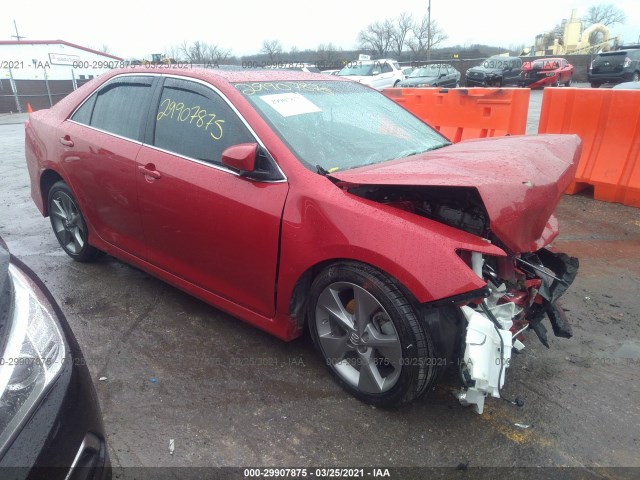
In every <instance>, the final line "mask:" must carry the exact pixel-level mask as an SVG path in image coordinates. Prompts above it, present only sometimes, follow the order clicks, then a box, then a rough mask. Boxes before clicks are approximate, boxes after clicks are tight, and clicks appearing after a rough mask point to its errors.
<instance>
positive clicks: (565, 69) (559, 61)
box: [520, 58, 573, 88]
mask: <svg viewBox="0 0 640 480" xmlns="http://www.w3.org/2000/svg"><path fill="white" fill-rule="evenodd" d="M521 77H522V80H521V81H520V86H521V87H529V88H543V87H549V86H552V87H559V86H560V85H564V86H565V87H570V86H571V79H572V78H573V65H571V64H570V63H569V62H567V61H566V60H565V59H564V58H541V59H540V60H534V61H532V62H525V63H523V64H522V73H521Z"/></svg>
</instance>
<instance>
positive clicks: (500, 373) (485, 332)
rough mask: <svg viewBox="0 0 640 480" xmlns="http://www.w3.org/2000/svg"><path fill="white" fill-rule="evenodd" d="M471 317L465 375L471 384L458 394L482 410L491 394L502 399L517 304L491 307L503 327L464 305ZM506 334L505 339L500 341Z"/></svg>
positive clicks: (463, 401) (466, 341)
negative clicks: (498, 326)
mask: <svg viewBox="0 0 640 480" xmlns="http://www.w3.org/2000/svg"><path fill="white" fill-rule="evenodd" d="M461 310H462V313H463V314H464V316H465V317H466V318H467V321H468V326H467V335H466V339H465V345H466V346H465V351H464V356H463V359H464V365H463V366H462V370H463V374H464V376H465V378H466V381H467V383H468V386H467V388H466V389H463V390H462V391H460V392H459V393H458V394H457V397H458V399H459V400H460V403H462V404H463V405H473V406H474V407H475V409H476V411H477V412H478V413H480V414H481V413H482V411H483V408H484V400H485V397H486V396H487V395H491V396H493V397H496V398H500V388H502V386H503V385H504V380H505V374H506V369H507V367H508V366H509V361H510V359H511V348H512V346H513V345H512V334H511V331H510V330H509V329H510V328H511V326H512V320H511V319H512V318H513V315H514V311H515V305H514V304H513V303H505V304H501V305H496V306H494V307H493V308H490V309H489V310H490V311H491V313H492V314H493V315H494V316H495V317H496V319H497V320H498V323H500V326H501V328H496V326H495V325H494V323H493V322H492V321H491V320H489V318H488V317H487V316H486V315H485V314H484V313H483V312H481V311H478V310H474V309H472V308H470V307H466V306H465V307H461ZM501 337H502V341H500V339H501Z"/></svg>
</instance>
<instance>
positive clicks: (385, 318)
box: [307, 262, 439, 407]
mask: <svg viewBox="0 0 640 480" xmlns="http://www.w3.org/2000/svg"><path fill="white" fill-rule="evenodd" d="M307 318H308V324H309V330H310V333H311V337H312V339H313V341H314V344H315V346H316V348H317V349H318V350H319V351H320V353H321V354H322V357H323V359H324V361H325V363H326V365H327V367H328V368H329V370H330V371H331V373H332V374H333V376H334V378H335V379H336V380H337V382H338V383H339V384H340V385H341V386H342V387H343V388H344V389H346V390H347V391H349V392H350V393H351V394H353V395H354V396H355V397H357V398H358V399H360V400H362V401H364V402H365V403H369V404H372V405H376V406H380V407H392V406H395V405H398V404H401V403H406V402H410V401H412V400H414V399H416V398H419V397H420V396H421V395H422V394H423V393H424V392H425V391H426V390H427V388H428V387H429V386H430V385H432V384H433V382H434V381H435V378H436V374H437V373H438V371H439V368H438V367H439V365H437V364H436V360H437V359H436V358H434V357H435V354H434V345H433V341H432V337H431V335H430V333H429V329H428V328H427V327H426V326H425V325H424V324H423V323H422V322H420V320H419V315H418V313H417V312H416V309H415V308H414V306H413V305H412V304H411V302H410V301H409V299H408V298H407V296H406V294H405V293H403V291H402V290H401V287H400V286H399V285H398V284H397V282H395V281H394V280H393V279H391V278H390V277H388V276H387V275H385V274H383V273H381V272H380V271H378V270H376V269H374V268H373V267H370V266H368V265H364V264H359V263H355V262H345V263H340V264H336V265H332V266H330V267H328V268H326V269H325V270H324V271H322V272H321V273H320V274H319V275H318V276H317V277H316V279H315V280H314V282H313V284H312V287H311V291H310V294H309V301H308V303H307Z"/></svg>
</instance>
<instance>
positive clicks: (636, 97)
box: [538, 88, 640, 207]
mask: <svg viewBox="0 0 640 480" xmlns="http://www.w3.org/2000/svg"><path fill="white" fill-rule="evenodd" d="M538 133H576V134H578V135H579V136H580V138H582V156H581V157H580V163H579V164H578V170H577V172H576V178H575V181H574V182H573V184H572V185H570V186H569V189H568V190H567V193H571V194H573V193H576V192H579V191H580V190H582V189H584V188H586V187H587V186H589V185H593V187H594V188H593V190H594V193H593V196H594V198H595V199H597V200H604V201H607V202H619V203H623V204H625V205H631V206H634V207H640V90H611V89H592V88H589V89H584V88H580V89H578V88H545V90H544V95H543V97H542V110H541V112H540V124H539V126H538Z"/></svg>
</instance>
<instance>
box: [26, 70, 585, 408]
mask: <svg viewBox="0 0 640 480" xmlns="http://www.w3.org/2000/svg"><path fill="white" fill-rule="evenodd" d="M579 150H580V141H579V139H578V137H577V136H572V135H547V136H529V137H508V138H500V139H498V138H496V139H485V140H478V141H467V142H463V143H459V144H456V145H452V144H451V143H450V142H449V141H448V140H447V139H446V138H444V137H443V136H441V135H440V134H439V133H438V132H436V131H434V130H433V129H432V128H430V127H429V126H428V125H426V124H425V123H424V122H422V121H421V120H419V119H418V118H416V117H415V116H413V115H412V114H411V113H409V112H408V111H406V110H404V109H403V108H402V107H400V106H399V105H397V104H396V103H395V102H393V101H391V100H389V99H388V98H386V97H385V96H384V95H382V94H380V93H379V92H377V91H375V90H373V89H371V88H368V87H366V86H363V85H361V84H358V83H356V82H351V81H349V80H346V79H341V78H336V77H327V76H320V75H314V74H309V73H301V72H291V71H270V72H264V71H227V72H225V71H212V70H208V71H205V70H188V69H175V70H169V71H162V72H158V71H157V70H155V71H154V70H147V69H144V68H141V69H134V70H116V71H113V72H111V73H109V74H105V75H103V76H101V77H100V78H98V79H96V80H94V81H92V82H90V83H88V84H86V85H85V86H83V87H82V88H80V89H78V90H77V91H76V92H74V93H72V94H71V95H69V96H68V97H66V98H65V99H64V100H62V101H61V102H60V103H58V104H57V105H55V106H54V107H53V108H51V109H49V110H44V111H39V112H36V113H34V114H32V115H31V117H30V119H29V121H28V122H27V124H26V157H27V165H28V168H29V174H30V177H31V191H32V197H33V200H34V202H35V204H36V205H37V207H38V208H39V210H40V212H41V213H42V214H43V215H45V216H49V217H50V219H51V225H52V227H53V231H54V234H55V235H56V237H57V239H58V241H59V242H60V244H61V246H62V248H63V249H64V250H65V251H66V253H67V254H69V256H70V257H72V258H73V259H75V260H78V261H89V260H91V259H93V258H95V257H96V256H97V255H99V254H100V253H101V252H106V253H108V254H110V255H113V256H115V257H117V258H119V259H121V260H123V261H125V262H128V263H130V264H132V265H135V266H136V267H138V268H141V269H143V270H145V271H147V272H149V273H150V274H152V275H155V276H157V277H159V278H161V279H163V280H165V281H166V282H168V283H170V284H172V285H174V286H176V287H177V288H180V289H182V290H184V291H186V292H188V293H190V294H192V295H194V296H196V297H198V298H200V299H202V300H204V301H206V302H208V303H210V304H211V305H214V306H216V307H217V308H220V309H221V310H224V311H226V312H228V313H230V314H232V315H234V316H236V317H238V318H239V319H242V320H244V321H246V322H248V323H250V324H252V325H255V326H256V327H258V328H261V329H263V330H265V331H267V332H269V333H271V334H273V335H275V336H277V337H279V338H281V339H283V340H292V339H294V338H296V337H298V336H300V335H302V334H303V332H304V331H305V329H308V331H309V332H310V335H311V337H312V338H313V341H314V343H315V345H316V347H317V349H318V351H319V352H320V355H321V358H322V361H323V362H324V363H325V364H326V365H327V368H328V369H329V371H330V372H331V373H332V374H333V376H334V377H335V379H336V380H337V381H338V382H339V383H340V384H341V385H342V386H343V387H344V388H345V389H346V390H347V391H349V392H350V393H352V394H353V395H355V396H356V397H358V398H359V399H361V400H363V401H365V402H368V403H370V404H373V405H378V406H392V405H397V404H400V403H403V402H409V401H412V400H415V399H417V398H419V397H420V396H421V395H423V394H424V393H425V392H427V391H429V390H430V388H431V387H432V386H433V385H434V383H435V382H436V381H437V379H438V377H439V375H440V373H441V372H442V371H443V370H444V368H445V367H446V366H447V365H450V364H452V363H453V364H455V365H456V368H458V369H459V373H460V375H459V376H460V380H461V388H460V391H459V392H458V398H459V399H460V401H461V402H462V403H464V404H468V405H474V406H475V407H476V409H477V410H478V411H479V412H481V411H482V408H483V404H484V400H485V397H487V396H494V397H498V396H500V389H501V387H502V385H503V384H504V381H505V377H506V374H507V371H508V369H507V367H508V365H509V358H510V355H511V351H512V349H513V348H515V349H522V348H523V344H522V343H521V341H523V340H524V338H523V336H522V333H523V332H524V331H525V330H526V329H532V330H534V331H535V333H536V334H537V335H538V337H540V339H541V340H542V341H543V342H545V343H546V342H547V333H546V328H545V322H546V318H548V319H549V320H550V324H551V327H552V328H553V332H554V333H555V335H557V336H560V337H570V336H571V328H570V326H569V325H568V323H567V321H566V319H565V317H564V315H563V313H562V310H561V309H560V308H558V304H557V303H556V301H557V299H558V297H559V296H560V295H562V293H563V292H564V291H565V290H566V289H567V287H568V286H569V285H570V284H571V282H572V281H573V278H574V277H575V275H576V272H577V268H578V262H577V260H576V259H574V258H571V257H568V256H566V255H564V254H561V253H555V252H552V251H551V250H549V249H548V248H546V247H547V246H548V245H549V243H550V242H551V241H552V240H553V239H554V238H555V237H556V235H557V234H558V222H557V221H556V218H555V217H554V215H553V213H554V209H555V207H556V204H557V202H558V201H559V199H560V196H561V194H562V192H563V190H564V189H565V188H566V186H567V185H568V184H569V182H570V181H571V179H572V178H573V175H574V172H575V169H576V166H577V161H578V158H579Z"/></svg>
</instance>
